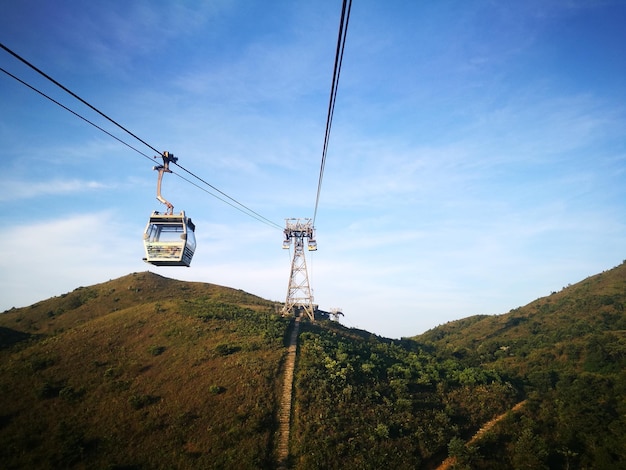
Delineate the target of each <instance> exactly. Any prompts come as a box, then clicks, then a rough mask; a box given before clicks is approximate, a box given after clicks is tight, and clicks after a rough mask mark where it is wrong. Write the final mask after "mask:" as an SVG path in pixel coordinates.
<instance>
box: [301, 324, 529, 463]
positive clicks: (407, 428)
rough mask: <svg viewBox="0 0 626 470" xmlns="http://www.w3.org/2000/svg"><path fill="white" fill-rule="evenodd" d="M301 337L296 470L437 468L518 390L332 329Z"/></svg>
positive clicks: (499, 378)
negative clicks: (453, 443)
mask: <svg viewBox="0 0 626 470" xmlns="http://www.w3.org/2000/svg"><path fill="white" fill-rule="evenodd" d="M306 330H307V331H306V332H304V333H302V334H301V335H300V353H299V356H298V367H297V380H296V386H295V388H296V414H295V418H294V421H295V423H294V442H293V454H294V458H295V459H296V461H297V465H296V467H297V468H303V469H316V468H363V469H365V468H371V469H378V468H397V469H402V468H406V469H414V468H424V467H429V466H431V467H432V466H433V465H434V464H436V463H440V462H441V460H443V458H445V456H446V453H447V447H448V444H449V442H450V441H451V440H453V439H455V438H456V439H461V440H464V439H467V438H469V437H471V435H472V434H473V433H475V432H476V431H477V430H478V429H479V428H480V426H481V425H482V424H484V423H485V422H487V421H489V420H490V419H492V418H494V417H495V416H497V415H499V414H501V413H503V412H505V411H507V410H509V409H511V408H512V406H513V405H514V404H515V403H516V402H518V401H519V400H520V397H519V392H518V390H516V388H515V387H514V386H513V385H512V383H511V382H510V381H509V380H508V379H507V378H506V377H505V376H503V375H501V374H498V373H497V372H495V371H493V370H489V369H485V368H482V367H473V366H465V365H463V364H462V363H461V362H460V361H458V360H456V359H454V358H452V357H446V358H442V357H438V356H437V355H435V354H433V352H432V351H428V350H426V349H424V348H423V347H420V346H419V344H417V343H415V342H413V341H401V342H394V341H388V340H383V339H382V338H378V337H375V336H373V335H369V334H367V333H362V334H361V335H355V334H354V332H350V331H346V330H344V329H342V328H340V327H334V328H333V327H332V325H308V326H307V327H306Z"/></svg>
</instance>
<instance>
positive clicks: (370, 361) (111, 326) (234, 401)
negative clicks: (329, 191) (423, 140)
mask: <svg viewBox="0 0 626 470" xmlns="http://www.w3.org/2000/svg"><path fill="white" fill-rule="evenodd" d="M625 304H626V264H623V265H621V266H619V267H617V268H615V269H613V270H610V271H607V272H605V273H602V274H599V275H597V276H593V277H590V278H588V279H586V280H584V281H582V282H580V283H578V284H575V285H573V286H569V287H567V288H565V289H563V290H562V291H561V292H558V293H553V294H552V295H550V296H548V297H545V298H542V299H538V300H537V301H535V302H533V303H531V304H529V305H527V306H525V307H520V308H518V309H515V310H512V311H511V312H509V313H507V314H503V315H497V316H476V317H471V318H467V319H464V320H460V321H456V322H451V323H448V324H445V325H442V326H440V327H438V328H435V329H433V330H431V331H428V332H426V333H424V334H423V335H420V336H418V337H414V338H405V339H402V340H389V339H386V338H381V337H379V336H376V335H373V334H371V333H368V332H366V331H362V330H355V329H348V328H344V327H343V326H341V325H340V324H338V323H335V322H331V321H328V320H319V321H317V322H316V323H314V324H313V323H309V322H305V321H304V320H303V321H302V323H303V324H302V325H301V328H300V336H299V341H298V355H297V362H296V370H295V379H294V389H293V390H294V392H293V415H292V423H291V433H290V449H289V450H290V458H289V462H288V464H289V466H290V467H291V468H294V469H321V468H324V469H326V468H328V469H333V468H337V469H339V468H341V469H351V468H358V469H379V468H394V469H404V468H406V469H415V468H424V469H431V468H432V469H434V468H441V469H443V468H456V469H469V468H471V469H482V468H485V469H487V468H533V469H534V468H559V469H560V468H564V469H565V468H569V469H576V468H619V467H620V466H623V465H624V464H625V463H626V422H625V418H624V417H625V416H626V372H624V370H626V368H625V367H624V366H625V365H626V364H625V361H626V343H625V341H626V338H625V336H624V331H625V330H626V328H625V325H626V316H625V314H624V305H625ZM277 307H278V306H277V305H276V304H275V303H274V302H270V301H267V300H263V299H260V298H258V297H256V296H253V295H251V294H248V293H245V292H243V291H241V290H235V289H230V288H226V287H221V286H215V285H210V284H202V283H190V282H183V281H175V280H172V279H167V278H164V277H161V276H158V275H156V274H152V273H138V274H131V275H128V276H125V277H122V278H120V279H116V280H112V281H109V282H106V283H103V284H99V285H95V286H90V287H79V288H77V289H75V290H74V291H73V292H70V293H67V294H65V295H62V296H59V297H55V298H52V299H48V300H45V301H42V302H39V303H37V304H34V305H32V306H30V307H26V308H21V309H11V310H9V311H7V312H4V313H3V314H0V393H2V402H1V403H0V459H1V461H2V468H7V469H32V468H44V469H45V468H50V469H52V468H55V469H56V468H73V469H74V468H75V469H83V468H84V469H87V468H89V469H94V468H102V469H170V468H177V469H196V468H216V469H232V468H236V469H247V468H249V469H260V468H268V469H270V468H277V433H278V410H279V404H280V400H281V390H282V386H283V383H282V382H283V375H282V364H283V360H284V358H285V356H286V353H287V347H286V346H287V344H286V341H287V339H288V337H289V335H288V332H289V331H290V324H291V322H290V320H289V319H284V318H281V317H280V315H278V314H277ZM381 314H384V312H381Z"/></svg>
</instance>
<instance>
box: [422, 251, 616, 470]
mask: <svg viewBox="0 0 626 470" xmlns="http://www.w3.org/2000/svg"><path fill="white" fill-rule="evenodd" d="M625 306H626V262H625V263H622V264H621V265H620V266H618V267H616V268H614V269H612V270H609V271H605V272H603V273H601V274H597V275H595V276H591V277H589V278H587V279H585V280H583V281H581V282H579V283H577V284H574V285H571V286H567V287H565V288H563V289H562V290H561V291H560V292H553V293H552V294H551V295H549V296H547V297H543V298H540V299H538V300H536V301H534V302H532V303H530V304H529V305H527V306H525V307H520V308H516V309H514V310H511V311H510V312H509V313H507V314H504V315H496V316H476V317H471V318H467V319H463V320H460V321H456V322H451V323H448V324H445V325H442V326H440V327H437V328H435V329H433V330H431V331H428V332H426V333H424V334H423V335H420V336H418V337H416V338H414V340H416V341H418V342H421V343H422V344H424V345H428V346H430V347H432V348H433V349H435V350H437V351H438V353H439V354H442V355H446V354H447V355H450V356H452V357H456V358H459V359H460V360H462V362H463V363H465V364H468V365H473V366H477V367H485V368H490V369H494V370H496V371H498V373H501V374H507V375H509V376H512V377H516V383H517V384H519V385H520V386H521V388H522V389H523V390H524V394H525V395H527V397H528V401H527V405H526V406H525V407H524V409H523V412H522V415H521V418H520V419H519V420H515V421H513V420H511V421H508V422H507V423H506V424H505V425H504V426H502V428H501V431H500V432H501V434H500V435H499V436H491V437H492V442H489V441H487V442H483V443H482V447H481V449H480V450H477V451H476V453H477V454H481V455H482V456H489V459H493V457H494V456H495V455H498V454H499V455H502V456H503V458H505V457H506V456H507V455H509V456H510V455H513V456H515V453H512V452H511V450H510V449H511V448H512V447H513V446H514V445H515V444H520V445H521V443H522V442H523V443H525V445H527V446H529V447H530V448H529V450H528V453H529V454H531V453H534V454H535V455H538V456H541V459H538V461H537V462H535V463H534V465H532V466H529V467H527V468H541V467H539V465H548V466H549V468H611V469H612V468H619V467H622V466H624V465H625V464H626V313H625ZM533 449H534V451H533ZM517 458H518V463H519V462H521V461H523V456H518V457H517ZM481 459H482V457H480V456H478V457H476V458H475V461H480V460H481ZM546 468H548V467H546Z"/></svg>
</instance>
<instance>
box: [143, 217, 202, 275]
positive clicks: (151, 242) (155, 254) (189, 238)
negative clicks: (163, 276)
mask: <svg viewBox="0 0 626 470" xmlns="http://www.w3.org/2000/svg"><path fill="white" fill-rule="evenodd" d="M195 229H196V227H195V225H194V224H193V222H192V221H191V219H190V218H188V217H187V216H186V215H185V212H184V211H182V212H181V213H180V214H161V213H159V212H157V211H154V212H153V213H152V215H151V216H150V220H149V221H148V225H146V230H145V231H144V234H143V243H144V248H145V251H146V257H145V258H144V261H146V262H148V263H150V264H154V265H155V266H189V265H190V263H191V258H193V254H194V251H195V250H196V237H195Z"/></svg>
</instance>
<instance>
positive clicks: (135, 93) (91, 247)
mask: <svg viewBox="0 0 626 470" xmlns="http://www.w3.org/2000/svg"><path fill="white" fill-rule="evenodd" d="M340 9H341V2H340V1H336V0H335V1H326V0H323V1H318V2H308V1H286V0H285V1H272V2H252V1H248V2H242V1H230V0H222V1H219V0H216V1H206V2H201V1H193V2H192V1H173V0H172V1H152V0H151V1H148V0H146V1H131V2H122V1H117V0H116V1H111V2H82V1H70V0H59V1H56V2H49V1H43V0H22V1H19V2H9V3H7V4H6V5H4V6H3V12H2V15H1V16H0V42H2V43H3V44H5V45H6V46H7V47H9V48H10V49H12V50H13V51H15V52H17V53H18V54H20V55H21V56H23V57H24V58H26V59H27V60H29V61H30V62H32V63H33V64H34V65H36V66H37V67H39V68H41V69H42V70H43V71H45V72H46V73H47V74H49V75H50V76H52V77H53V78H55V79H56V80H58V81H59V82H61V83H62V84H63V85H65V86H66V87H68V88H69V89H71V90H72V91H73V92H75V93H76V94H78V95H79V96H81V97H82V98H84V99H85V100H86V101H88V102H89V103H91V104H92V105H93V106H95V107H96V108H98V109H100V110H101V111H102V112H104V113H105V114H107V115H108V116H110V117H112V118H113V119H115V120H116V121H118V122H119V123H120V124H122V125H123V126H124V127H126V128H127V129H129V130H130V131H132V132H133V133H134V134H136V135H137V136H138V137H140V138H141V139H142V140H144V141H146V142H147V143H149V144H150V145H151V146H154V147H155V148H157V149H160V150H168V151H170V152H172V153H174V154H175V155H176V156H177V157H178V158H179V163H180V164H181V165H182V166H184V167H185V168H187V169H189V170H191V171H193V172H194V173H196V174H198V175H199V176H201V177H202V178H203V179H205V180H206V181H208V182H209V183H211V184H212V185H214V186H216V187H217V188H219V189H220V190H221V191H223V192H225V193H226V194H228V195H229V196H231V197H233V198H235V199H236V200H238V201H240V202H242V203H243V204H245V205H246V206H248V207H249V208H251V209H253V210H254V211H256V212H257V213H259V214H261V215H262V216H263V217H266V218H267V219H269V220H271V221H273V222H275V223H276V224H278V225H281V226H282V225H284V219H285V218H288V217H312V216H313V209H314V205H315V196H316V190H317V182H318V175H319V168H320V162H321V155H322V145H323V139H324V130H325V124H326V113H327V107H328V98H329V93H330V85H331V78H332V69H333V60H334V54H335V47H336V40H337V29H338V25H339V15H340ZM625 23H626V2H624V1H576V0H540V1H539V0H537V1H533V0H530V1H525V2H514V1H505V2H494V1H465V0H464V1H437V2H435V1H433V2H412V1H390V2H378V1H374V0H365V1H356V2H354V4H353V7H352V15H351V18H350V25H349V31H348V38H347V44H346V49H345V55H344V61H343V69H342V74H341V81H340V84H339V91H338V95H337V102H336V108H335V114H334V121H333V128H332V133H331V137H330V143H329V148H328V155H327V160H326V168H325V173H324V180H323V184H322V192H321V198H320V205H319V209H318V214H317V220H316V229H317V241H318V246H319V250H318V251H317V252H315V253H310V254H309V253H307V264H308V267H309V271H310V272H309V274H310V278H311V284H312V288H313V291H314V295H315V301H316V303H318V304H319V305H320V307H321V308H323V309H327V310H328V309H331V308H333V307H341V308H342V309H343V311H344V313H345V317H344V318H343V319H342V323H344V324H345V325H347V326H350V327H359V328H364V329H367V330H369V331H371V332H374V333H377V334H380V335H383V336H389V337H394V338H398V337H401V336H411V335H415V334H419V333H422V332H423V331H425V330H427V329H429V328H432V327H434V326H437V325H439V324H442V323H445V322H447V321H451V320H455V319H458V318H463V317H467V316H470V315H474V314H499V313H506V312H508V311H509V310H510V309H512V308H516V307H518V306H520V305H524V304H526V303H528V302H530V301H532V300H534V299H536V298H538V297H541V296H544V295H548V294H550V292H551V291H558V290H560V289H561V288H562V287H563V286H566V285H567V284H569V283H575V282H578V281H580V280H582V279H584V278H585V277H587V276H589V275H593V274H596V273H598V272H601V271H603V270H606V269H610V268H612V267H614V266H616V265H618V264H620V263H621V262H622V261H623V260H624V258H626V256H625V254H624V242H625V240H626V203H625V202H626V197H625V196H626V190H625V187H626V184H625V183H626V132H625V129H626V29H625V28H624V27H623V25H624V24H625ZM0 67H2V68H4V69H5V70H7V71H9V72H11V73H13V74H15V75H17V76H19V77H20V78H21V79H22V80H25V81H26V82H28V83H29V84H31V85H33V86H35V87H37V88H39V89H40V90H41V91H43V92H45V93H47V94H49V95H50V96H51V97H53V98H54V99H56V100H58V101H60V102H62V103H63V104H64V105H66V106H68V107H70V108H71V109H73V110H74V111H76V112H78V113H80V114H81V115H83V116H84V117H86V118H88V119H90V120H92V121H93V122H95V123H96V124H98V125H99V126H101V127H103V128H104V129H106V130H107V131H108V132H111V133H112V134H114V135H116V136H117V137H119V138H120V139H122V140H124V141H125V142H127V143H128V144H130V145H132V146H134V147H136V148H137V149H139V150H141V151H142V152H144V153H146V154H148V155H149V156H153V155H154V154H155V152H153V151H152V150H150V149H148V148H147V147H146V146H144V145H143V144H141V143H140V142H138V141H136V140H134V139H133V138H132V137H131V136H129V135H128V134H125V133H123V132H122V131H120V130H119V129H118V128H116V127H115V126H113V125H112V124H111V123H109V122H108V121H106V120H104V119H103V118H101V117H100V116H98V115H97V114H96V113H94V112H93V111H92V110H90V109H88V108H87V107H85V106H84V105H82V104H81V103H79V102H78V101H76V100H75V99H73V98H72V97H71V96H69V95H67V94H66V93H64V92H63V91H61V90H60V89H59V88H57V87H55V86H54V85H52V84H51V83H50V82H48V81H46V80H45V79H43V78H42V77H41V76H39V75H38V74H36V73H35V72H33V71H32V70H30V69H28V68H27V67H26V66H24V65H23V64H22V63H20V62H18V61H17V60H15V58H13V57H12V56H10V55H9V54H7V53H6V52H5V51H1V50H0ZM0 103H1V105H0V106H1V109H2V113H1V114H0V142H1V143H2V153H3V159H2V161H3V165H2V171H1V172H0V202H1V203H2V206H3V210H2V211H1V212H0V221H1V222H2V227H3V228H4V237H3V239H4V242H3V243H2V247H1V248H0V280H1V281H2V282H1V283H0V310H5V309H8V308H11V307H13V306H16V307H20V306H26V305H30V304H32V303H34V302H37V301H39V300H43V299H46V298H48V297H51V296H54V295H60V294H62V293H64V292H68V291H71V290H73V289H75V288H76V287H79V286H86V285H91V284H95V283H100V282H105V281H108V280H109V279H114V278H117V277H119V276H123V275H126V274H128V273H131V272H140V271H146V270H150V271H153V272H157V273H159V274H162V275H164V276H168V277H173V278H178V279H183V280H191V281H201V282H210V283H215V284H220V285H226V286H230V287H234V288H238V289H243V290H245V291H248V292H251V293H254V294H257V295H260V296H262V297H265V298H268V299H271V300H278V301H284V299H285V295H286V293H287V283H288V279H289V269H290V258H289V253H288V252H286V251H284V250H282V249H281V241H282V233H281V231H280V230H279V229H277V228H275V227H272V226H269V225H267V224H263V223H261V222H259V221H258V220H255V219H253V218H251V217H248V216H246V215H244V214H242V213H241V212H240V211H237V210H235V209H233V208H232V207H230V206H228V205H226V204H224V203H223V202H221V201H219V200H217V199H216V198H214V197H212V196H210V195H209V194H207V193H206V192H203V191H201V190H199V189H198V188H196V187H194V186H192V185H190V184H188V183H187V182H185V181H184V180H182V179H180V178H178V177H177V176H175V175H166V178H165V181H164V184H163V194H164V196H165V197H166V198H167V199H169V200H170V201H172V202H173V203H174V205H175V210H176V211H178V210H185V211H186V212H187V214H188V215H189V216H191V217H192V218H193V220H194V222H195V223H196V226H197V238H198V249H197V252H196V256H195V258H194V261H193V263H192V267H191V268H157V267H153V266H150V265H147V264H145V263H144V262H142V261H141V258H142V256H143V248H142V231H143V229H144V226H145V224H146V222H147V218H148V216H149V214H150V213H151V211H153V210H159V209H163V206H159V203H158V201H156V199H155V185H156V172H154V171H152V165H153V163H151V162H150V161H149V160H148V159H147V158H145V157H143V156H141V155H140V154H139V153H137V152H135V151H133V150H132V149H130V148H128V147H127V146H125V145H123V144H121V143H120V142H118V141H116V140H115V139H113V138H111V137H109V136H108V135H106V134H105V133H103V132H101V131H99V130H98V129H96V128H94V127H92V126H90V125H88V124H86V123H85V122H83V121H82V120H80V119H78V118H77V117H75V116H73V115H72V114H70V113H68V112H67V111H65V110H63V109H62V108H60V107H59V106H57V105H55V104H53V103H51V102H50V101H48V100H46V99H44V98H42V97H41V96H40V95H38V94H36V93H35V92H33V91H32V90H29V89H28V88H26V87H25V86H23V85H21V84H20V83H18V82H17V81H15V80H14V79H12V78H10V77H8V76H7V75H5V74H4V73H0Z"/></svg>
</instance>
